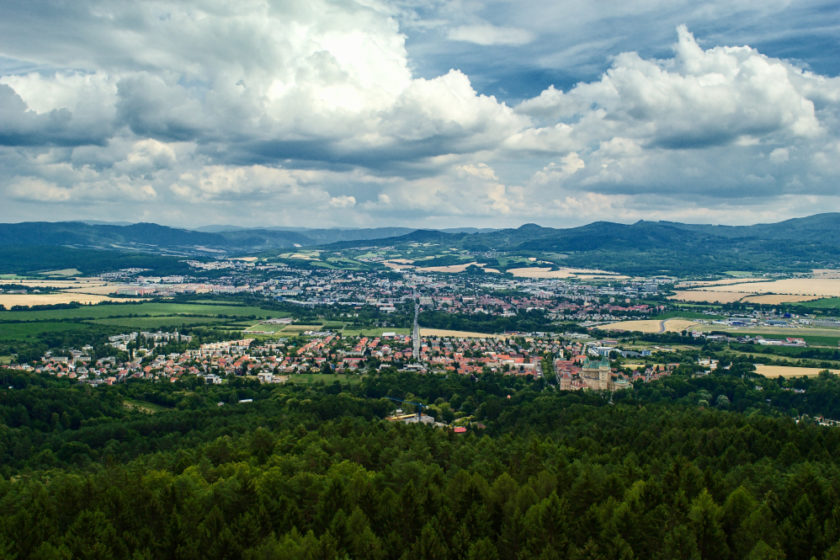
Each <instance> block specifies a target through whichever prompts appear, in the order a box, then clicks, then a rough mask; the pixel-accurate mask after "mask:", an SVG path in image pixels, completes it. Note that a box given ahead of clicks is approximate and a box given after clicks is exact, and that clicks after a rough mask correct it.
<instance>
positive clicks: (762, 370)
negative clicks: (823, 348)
mask: <svg viewBox="0 0 840 560" xmlns="http://www.w3.org/2000/svg"><path fill="white" fill-rule="evenodd" d="M755 371H756V373H758V374H759V375H763V376H765V377H785V378H788V377H816V376H817V375H819V374H820V372H821V371H825V369H823V368H806V367H796V366H769V365H765V364H755ZM828 371H830V372H831V373H833V374H835V375H837V374H840V370H837V369H833V370H828Z"/></svg>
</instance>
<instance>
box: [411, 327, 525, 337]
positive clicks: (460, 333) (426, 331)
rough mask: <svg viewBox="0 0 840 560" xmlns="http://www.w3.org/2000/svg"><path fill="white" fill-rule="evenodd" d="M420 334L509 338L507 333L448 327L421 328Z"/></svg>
mask: <svg viewBox="0 0 840 560" xmlns="http://www.w3.org/2000/svg"><path fill="white" fill-rule="evenodd" d="M420 336H421V337H423V336H438V337H450V338H509V337H510V335H507V334H488V333H480V332H471V331H451V330H448V329H423V328H421V329H420Z"/></svg>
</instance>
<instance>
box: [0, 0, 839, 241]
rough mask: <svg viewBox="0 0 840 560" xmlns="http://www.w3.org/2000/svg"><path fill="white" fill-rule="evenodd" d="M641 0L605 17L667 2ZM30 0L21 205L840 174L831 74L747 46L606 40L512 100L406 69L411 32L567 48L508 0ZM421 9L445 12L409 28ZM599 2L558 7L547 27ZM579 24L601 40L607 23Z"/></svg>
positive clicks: (188, 202)
mask: <svg viewBox="0 0 840 560" xmlns="http://www.w3.org/2000/svg"><path fill="white" fill-rule="evenodd" d="M426 4H428V3H426ZM444 4H445V5H444ZM538 4H539V9H542V10H545V11H546V14H555V15H552V16H551V17H556V12H555V10H558V9H559V8H557V7H556V6H553V5H550V3H539V2H538ZM643 4H644V5H643V6H639V5H634V6H622V7H617V8H616V9H617V10H619V12H617V13H620V14H626V15H628V17H629V16H633V17H636V16H638V15H639V14H649V13H655V12H656V11H657V10H660V9H661V8H662V2H661V1H660V0H651V1H650V2H645V3H643ZM683 4H684V6H683V8H682V10H683V11H685V10H688V12H686V13H689V12H690V13H691V14H695V11H694V10H695V8H693V7H689V8H687V7H686V6H688V3H683ZM31 5H32V6H33V7H32V8H31V10H34V11H37V10H39V9H40V10H43V11H44V13H43V14H42V16H41V17H42V18H43V19H44V21H45V22H46V21H48V20H50V18H53V17H55V18H60V19H61V20H62V25H61V26H60V29H61V32H60V33H53V34H50V33H38V38H39V40H38V41H33V40H31V39H30V40H27V39H25V37H23V36H22V35H21V32H20V31H19V30H16V29H15V27H16V25H15V21H17V22H18V24H17V26H20V21H22V18H23V16H22V15H21V14H20V13H18V12H17V10H18V9H21V8H19V7H18V6H14V7H9V8H6V9H5V11H6V13H5V15H7V16H8V18H7V19H6V21H3V22H0V52H2V53H3V54H4V56H6V57H17V58H16V60H20V61H29V62H27V64H26V65H24V66H21V67H22V68H25V70H21V71H17V70H16V71H14V72H12V71H8V72H6V73H5V74H3V68H4V66H0V188H3V189H4V192H5V193H6V194H7V195H8V196H9V197H10V198H12V199H13V200H15V201H18V202H20V203H21V204H24V203H23V202H21V201H24V200H29V201H32V200H42V201H56V202H59V203H64V204H66V205H67V207H68V208H70V207H71V206H72V205H73V204H76V203H78V204H84V203H89V202H96V203H97V205H95V206H94V205H88V206H87V208H90V209H91V211H101V212H107V213H109V215H108V216H100V217H108V218H110V217H112V216H111V215H110V214H111V213H113V210H114V209H115V208H116V209H120V212H122V214H123V215H124V216H131V215H132V214H134V213H141V212H143V213H146V214H147V215H154V214H155V211H160V212H161V216H166V217H168V218H169V219H173V220H182V222H191V223H195V222H196V221H197V220H198V221H199V222H200V223H206V222H207V221H209V220H211V219H213V217H214V216H220V217H221V218H220V220H221V221H228V220H226V219H224V216H225V215H226V214H225V213H226V212H227V213H228V215H229V214H233V213H238V212H241V211H247V212H250V213H251V215H253V216H255V217H258V216H263V217H264V219H266V220H269V222H270V223H277V221H278V220H287V221H288V223H290V224H298V225H302V224H303V223H307V224H309V223H317V222H318V221H323V222H332V223H341V224H346V223H351V222H352V223H359V224H370V223H372V222H373V221H377V223H382V221H383V219H388V218H389V217H392V218H391V219H393V220H404V219H410V220H412V223H421V222H424V221H425V222H429V223H432V222H434V221H435V220H440V221H444V225H451V223H452V222H451V221H450V222H445V221H446V220H449V219H450V218H452V217H456V218H457V220H463V221H471V220H476V221H481V220H486V221H489V222H491V224H492V220H493V217H494V216H495V217H498V216H506V218H505V219H510V220H511V221H533V216H546V217H547V218H546V219H548V218H549V217H551V216H570V217H574V216H578V217H580V218H581V219H583V218H582V217H583V216H589V215H592V216H596V214H597V211H598V208H599V207H600V208H601V209H602V210H603V212H605V213H609V214H610V215H614V216H616V217H618V216H628V217H631V215H632V213H633V212H637V213H638V212H648V211H654V210H655V208H656V207H655V205H653V204H649V200H648V199H646V198H645V197H646V196H659V197H661V199H662V200H670V199H668V198H667V197H668V196H670V195H674V196H676V195H679V196H680V197H682V200H683V202H682V204H683V205H684V206H686V207H690V208H694V206H695V205H696V208H695V210H692V211H695V212H696V213H695V214H694V215H695V216H702V208H705V209H707V210H708V209H709V208H714V207H718V208H725V211H726V212H729V211H730V208H731V206H733V205H735V202H734V201H737V200H751V201H755V200H756V199H757V197H762V196H763V197H765V199H766V200H781V198H779V197H784V196H787V195H793V194H797V195H800V196H803V197H808V196H812V197H816V198H815V199H814V200H819V201H821V203H824V202H825V200H826V199H825V198H824V197H827V196H830V195H831V193H832V192H834V191H836V182H837V178H838V176H840V167H839V166H840V164H838V163H837V162H838V161H840V151H838V150H840V148H838V146H840V142H838V131H840V78H832V77H828V76H822V75H819V74H817V73H815V72H812V71H808V70H806V69H804V68H803V66H802V65H801V64H799V63H795V62H791V61H789V60H782V59H779V58H773V57H770V56H767V55H766V54H763V53H762V52H759V51H758V50H757V49H755V48H752V47H748V46H738V47H732V46H711V47H707V46H706V45H708V44H710V42H711V40H710V39H709V38H708V37H707V38H703V40H702V41H701V42H698V41H697V40H696V39H695V38H694V37H693V36H692V35H691V33H689V32H688V30H687V28H685V27H680V28H679V29H678V30H677V40H676V44H675V45H674V49H673V55H672V56H669V57H667V58H663V59H653V58H650V57H649V56H643V55H641V54H638V53H635V52H625V53H623V54H618V55H616V56H613V57H611V58H610V60H611V65H610V67H609V68H608V69H607V70H606V71H604V72H603V73H598V74H593V75H596V77H595V78H594V79H590V80H588V81H582V82H580V83H578V84H577V85H575V86H572V87H567V88H566V90H565V91H564V90H563V89H561V85H557V86H551V87H548V88H545V89H544V90H543V91H542V92H541V93H540V94H539V95H536V96H535V97H533V98H531V99H526V100H525V101H523V102H521V103H519V104H518V105H516V106H515V107H510V106H508V105H507V104H506V103H504V102H502V101H500V99H499V98H497V97H494V96H493V95H489V94H487V93H486V91H487V89H484V88H482V84H484V85H486V84H487V83H488V80H487V76H484V80H483V81H482V80H475V79H471V78H472V77H473V76H472V75H471V74H468V73H467V72H466V71H465V70H463V69H458V68H457V67H455V68H452V69H446V70H444V71H441V72H435V73H429V72H421V71H420V70H418V67H419V66H421V65H420V64H418V63H419V62H422V61H418V60H417V59H416V58H415V59H412V53H417V52H419V51H417V50H416V46H415V47H414V49H415V50H412V49H411V48H410V47H407V45H411V44H412V43H411V42H408V41H407V37H406V33H407V32H408V31H407V29H409V28H410V29H423V30H424V31H423V33H430V34H434V33H433V31H434V30H437V32H438V36H440V34H441V33H443V34H446V33H448V37H449V39H451V41H450V42H447V43H446V46H447V48H448V47H451V46H453V45H455V43H454V41H457V42H458V45H460V46H459V48H467V49H468V48H475V47H470V46H469V45H485V46H486V45H507V46H519V47H522V49H519V48H517V49H493V50H492V52H493V53H496V54H498V55H499V57H498V59H494V60H488V61H480V62H481V64H478V65H477V66H480V67H492V66H494V65H496V66H498V67H499V68H502V69H503V70H502V71H504V69H505V68H508V69H509V68H510V67H511V65H516V64H518V62H521V60H519V59H516V58H515V57H516V56H518V54H511V53H519V52H520V51H522V50H524V49H525V48H526V45H527V48H528V49H535V51H533V52H536V49H543V50H544V51H545V52H548V51H551V54H553V55H557V56H555V59H556V60H558V61H560V62H559V64H562V57H561V56H559V54H558V53H560V54H562V53H566V52H567V51H568V48H567V47H568V45H564V46H559V45H558V46H557V47H556V48H555V47H552V46H551V45H549V44H545V43H544V42H542V43H541V42H540V41H539V40H538V39H539V36H541V35H542V34H543V33H546V32H547V31H546V26H547V25H549V23H548V22H547V21H542V20H541V21H536V22H534V23H533V24H532V25H530V26H529V25H526V22H525V19H527V18H524V16H523V15H522V14H521V13H520V12H519V11H517V10H515V9H513V8H512V5H510V6H508V8H509V9H508V16H509V17H505V18H503V17H500V16H499V13H497V12H494V10H495V9H499V8H498V5H496V4H494V5H493V7H492V9H490V8H488V9H487V10H486V11H487V13H486V14H485V13H484V12H483V11H482V10H481V9H479V8H478V7H477V5H473V4H470V3H462V2H453V3H440V4H435V5H434V6H433V7H424V6H421V5H419V4H417V3H413V2H411V1H408V2H399V3H396V4H394V3H383V2H376V1H364V2H362V1H358V2H357V1H353V0H341V1H334V2H333V1H328V0H314V1H313V2H309V3H299V2H298V3H295V2H291V3H271V2H264V1H262V0H247V1H246V2H244V3H237V4H229V3H224V2H200V1H198V0H196V1H192V2H178V3H172V2H165V1H158V2H143V3H135V2H127V1H124V2H120V1H117V2H114V1H110V0H109V1H105V0H101V1H100V0H93V1H91V2H85V3H73V4H69V5H66V6H63V7H62V8H61V10H60V11H59V12H57V13H53V12H52V11H50V10H52V9H57V8H55V7H54V6H52V5H50V6H47V4H45V3H44V4H42V3H39V2H38V1H36V0H33V2H32V3H31ZM681 5H682V4H681ZM47 8H49V9H47ZM566 8H568V5H567V6H566ZM776 8H778V6H777V7H776ZM424 9H430V10H432V11H433V12H434V13H435V14H437V15H440V19H439V21H436V22H431V21H430V20H428V19H425V20H423V21H417V22H415V23H416V24H417V25H416V26H415V25H414V24H411V25H409V26H406V23H405V22H407V21H409V20H410V19H411V17H415V16H416V17H419V18H420V19H423V18H422V13H423V10H424ZM531 9H532V8H528V10H531ZM533 9H536V8H533ZM730 9H732V8H728V7H727V6H725V5H724V4H723V3H715V5H714V10H712V12H714V13H720V11H721V10H724V11H726V10H730ZM739 9H742V10H748V9H750V8H749V7H748V6H742V7H741V8H739ZM773 9H775V8H773ZM528 10H525V11H528ZM698 10H699V8H698ZM768 10H770V12H772V9H770V8H768ZM561 11H562V10H561ZM567 11H568V10H567ZM678 11H679V10H678ZM596 12H597V10H594V9H593V8H591V7H581V8H579V9H578V10H577V11H575V12H569V14H570V15H569V20H570V21H565V20H564V21H563V26H564V29H567V30H573V29H574V27H575V25H576V24H577V23H576V22H573V21H571V20H572V19H575V18H577V19H578V20H579V22H582V23H584V24H589V23H591V22H593V21H595V20H597V17H596V16H598V14H596ZM770 12H768V13H770ZM33 13H34V12H33ZM493 13H495V15H496V16H497V17H495V18H493V17H490V16H491V15H493ZM710 13H711V12H710ZM727 13H729V12H727ZM406 14H409V15H406ZM410 14H414V16H412V15H410ZM418 14H419V15H418ZM29 15H31V14H29ZM485 16H487V17H485ZM16 17H17V20H15V18H16ZM547 17H548V16H547ZM599 17H600V16H599ZM709 17H710V16H709ZM36 19H37V18H36ZM10 22H11V23H10ZM476 22H479V23H476ZM484 22H492V23H484ZM401 24H402V27H401ZM421 24H422V25H421ZM426 24H427V25H426ZM45 25H46V24H45ZM53 27H54V28H56V29H58V28H57V27H55V26H53ZM45 28H46V27H45ZM30 31H32V32H36V33H37V32H38V30H37V29H34V30H30ZM669 33H671V35H672V38H671V40H673V27H671V29H670V30H669ZM588 41H590V42H587V43H586V44H587V45H595V46H597V47H598V49H600V50H597V52H598V53H600V56H601V57H602V58H605V56H606V53H608V52H610V53H612V51H609V49H611V48H612V45H613V43H612V42H611V41H612V39H611V38H610V37H604V36H593V37H590V38H589V39H588ZM581 44H583V42H581ZM701 44H702V45H703V46H701ZM546 49H547V50H546ZM552 49H553V50H552ZM469 52H472V53H474V54H475V55H476V58H481V57H483V56H487V55H486V53H487V52H490V51H485V50H472V51H469ZM528 52H532V51H528ZM541 52H543V51H541ZM642 52H651V50H650V49H648V50H646V51H642ZM657 52H663V50H662V49H661V48H659V49H658V50H657ZM420 54H421V55H422V52H421V53H420ZM417 56H419V55H417ZM507 57H510V58H507ZM0 62H1V61H0ZM526 62H528V61H526ZM505 65H507V66H505ZM474 67H475V65H474ZM565 69H566V68H565V67H564V66H558V67H556V68H553V69H552V70H556V71H557V72H559V73H562V72H564V71H565ZM500 76H506V75H505V74H504V73H503V74H501V75H500ZM507 79H508V78H507V77H500V78H499V80H501V81H504V80H507ZM495 91H498V90H495ZM803 200H808V199H807V198H803ZM636 201H644V202H638V204H636V203H635V202H636ZM670 204H675V202H673V201H671V202H670ZM768 204H769V203H768ZM59 206H60V205H59V204H53V205H51V207H52V208H58V207H59ZM20 208H21V207H19V206H18V207H16V206H14V204H11V205H9V207H8V208H6V209H5V212H6V214H5V215H6V216H8V217H9V218H7V219H10V218H11V217H12V216H14V217H17V216H18V214H17V212H18V211H20ZM100 208H101V209H102V210H99V209H100ZM581 208H586V209H587V212H590V210H591V214H586V213H584V212H583V211H582V210H581ZM652 209H653V210H652ZM27 211H29V210H27ZM77 211H78V208H75V207H74V208H73V209H72V211H71V210H68V211H67V215H68V216H75V217H78V216H77ZM680 211H681V212H683V214H682V215H689V214H688V210H686V209H682V210H680ZM723 211H724V210H722V212H723ZM762 211H765V210H762ZM732 215H737V212H735V211H732ZM636 216H637V217H638V214H636ZM93 217H95V216H93ZM129 219H130V218H129ZM255 219H256V218H255ZM311 220H316V222H311ZM388 221H391V220H390V219H389V220H388Z"/></svg>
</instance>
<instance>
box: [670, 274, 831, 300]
mask: <svg viewBox="0 0 840 560" xmlns="http://www.w3.org/2000/svg"><path fill="white" fill-rule="evenodd" d="M724 282H725V283H724ZM691 285H692V286H694V287H695V289H690V290H681V291H678V292H677V293H676V294H675V295H673V296H670V299H676V300H680V301H693V302H707V303H732V302H735V301H741V300H743V301H746V302H751V303H765V304H778V303H787V302H794V301H809V300H814V299H820V298H826V297H840V278H833V277H819V278H786V279H783V280H764V281H757V282H756V281H752V282H743V281H740V282H730V281H728V280H727V281H721V282H720V283H708V284H699V283H693V284H691Z"/></svg>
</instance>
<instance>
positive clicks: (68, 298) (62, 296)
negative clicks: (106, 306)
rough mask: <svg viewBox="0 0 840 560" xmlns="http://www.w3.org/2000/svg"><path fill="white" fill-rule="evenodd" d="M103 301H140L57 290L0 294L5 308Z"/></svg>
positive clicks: (87, 303) (0, 300)
mask: <svg viewBox="0 0 840 560" xmlns="http://www.w3.org/2000/svg"><path fill="white" fill-rule="evenodd" d="M103 301H140V300H139V299H138V298H113V297H110V296H107V295H102V294H84V293H80V292H59V293H54V294H0V305H2V306H3V307H5V308H6V309H11V308H12V307H14V306H23V307H32V306H33V305H59V304H64V303H74V302H75V303H81V304H82V305H91V304H96V303H102V302H103Z"/></svg>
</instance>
